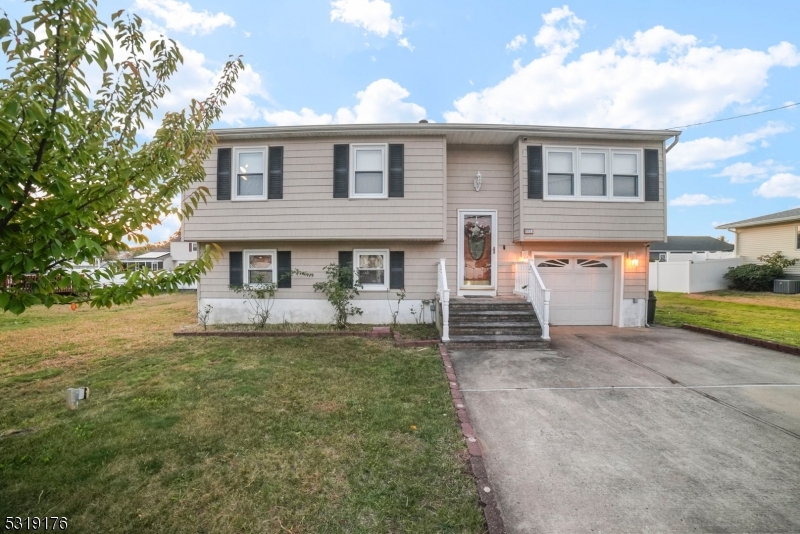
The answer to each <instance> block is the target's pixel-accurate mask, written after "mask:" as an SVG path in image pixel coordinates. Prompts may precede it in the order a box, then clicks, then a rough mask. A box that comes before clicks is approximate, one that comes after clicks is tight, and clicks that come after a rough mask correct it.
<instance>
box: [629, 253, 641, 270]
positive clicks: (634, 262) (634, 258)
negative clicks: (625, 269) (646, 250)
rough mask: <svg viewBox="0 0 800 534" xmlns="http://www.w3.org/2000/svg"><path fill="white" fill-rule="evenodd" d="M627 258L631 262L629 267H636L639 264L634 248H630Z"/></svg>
mask: <svg viewBox="0 0 800 534" xmlns="http://www.w3.org/2000/svg"><path fill="white" fill-rule="evenodd" d="M628 260H629V261H630V263H631V267H638V266H639V257H638V255H637V254H636V251H635V250H631V251H630V252H628Z"/></svg>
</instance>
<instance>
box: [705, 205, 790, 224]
mask: <svg viewBox="0 0 800 534" xmlns="http://www.w3.org/2000/svg"><path fill="white" fill-rule="evenodd" d="M793 220H800V208H794V209H791V210H786V211H779V212H777V213H770V214H769V215H762V216H760V217H753V218H752V219H745V220H743V221H736V222H732V223H727V224H721V225H719V226H717V228H721V229H727V228H740V227H742V226H759V225H761V224H771V223H775V222H782V221H787V222H788V221H793Z"/></svg>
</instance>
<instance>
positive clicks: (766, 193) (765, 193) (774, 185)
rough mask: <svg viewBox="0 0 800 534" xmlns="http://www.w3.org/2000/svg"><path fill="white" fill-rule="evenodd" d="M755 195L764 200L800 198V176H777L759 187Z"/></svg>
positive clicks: (786, 174) (787, 174) (754, 192)
mask: <svg viewBox="0 0 800 534" xmlns="http://www.w3.org/2000/svg"><path fill="white" fill-rule="evenodd" d="M753 194H754V195H758V196H760V197H764V198H776V197H795V198H800V176H797V175H796V174H789V173H781V174H776V175H775V176H773V177H772V178H770V179H769V180H767V181H766V182H764V183H763V184H761V185H760V186H758V189H756V190H755V191H753Z"/></svg>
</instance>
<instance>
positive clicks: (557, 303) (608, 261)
mask: <svg viewBox="0 0 800 534" xmlns="http://www.w3.org/2000/svg"><path fill="white" fill-rule="evenodd" d="M534 261H535V264H536V270H538V271H539V274H540V275H541V276H542V281H543V282H544V285H545V287H546V288H547V289H549V290H550V324H553V325H610V324H612V323H613V315H614V313H613V310H614V263H613V260H612V258H609V257H602V256H601V257H598V256H594V255H591V254H586V255H583V256H566V255H564V256H561V257H559V256H552V257H540V256H537V257H536V259H535V260H534Z"/></svg>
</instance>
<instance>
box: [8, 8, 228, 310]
mask: <svg viewBox="0 0 800 534" xmlns="http://www.w3.org/2000/svg"><path fill="white" fill-rule="evenodd" d="M96 7H97V0H38V1H37V2H35V3H34V4H33V5H32V10H31V13H30V15H28V16H26V17H23V18H22V19H21V20H19V21H12V20H10V19H9V17H8V16H7V15H6V14H5V13H3V16H2V18H0V49H1V50H2V53H3V54H4V55H5V63H6V67H7V73H6V74H5V75H4V76H3V77H2V79H0V309H2V310H8V311H11V312H14V313H21V312H22V311H24V310H25V308H26V307H28V306H31V305H33V304H38V303H42V304H45V305H47V306H51V305H53V304H56V303H67V302H76V301H78V302H89V303H90V304H91V305H93V306H111V305H112V304H121V303H129V302H132V301H133V300H135V299H136V298H138V297H140V296H142V295H146V294H155V293H158V292H161V291H172V290H177V287H178V284H180V283H192V282H194V281H196V280H197V279H198V278H199V276H200V274H201V273H202V272H205V271H206V270H208V269H209V268H210V266H211V264H212V262H213V261H214V260H215V259H216V257H217V256H218V250H217V249H216V248H215V247H206V249H205V250H204V251H202V253H201V255H200V258H199V259H198V260H197V261H196V262H190V263H188V264H186V265H183V266H181V267H178V268H177V269H176V270H175V271H174V272H149V271H135V272H131V273H126V276H125V279H124V283H121V284H116V285H107V286H106V287H102V288H100V287H98V284H97V282H98V281H99V280H101V279H110V278H111V277H112V276H113V275H114V274H115V269H116V268H115V267H114V266H113V265H111V266H109V267H108V268H104V269H101V270H97V271H93V272H88V271H86V272H78V271H77V270H75V269H74V268H73V266H74V264H78V263H81V262H88V263H91V262H93V261H94V260H95V259H97V258H101V257H102V256H103V254H104V253H105V252H106V250H107V249H114V250H125V249H126V248H127V243H128V242H133V243H138V244H141V243H145V242H147V238H146V236H145V235H144V233H143V231H144V230H145V229H146V228H149V227H152V226H154V225H157V224H159V223H160V222H161V221H162V220H163V219H164V217H166V216H167V215H170V214H173V213H175V214H178V216H180V217H187V216H190V215H191V214H192V212H193V209H194V208H196V207H197V205H198V203H199V202H202V201H205V198H206V195H207V194H208V190H207V189H206V188H205V187H202V186H199V187H196V188H195V189H194V190H192V191H191V192H187V193H186V194H185V198H184V199H183V202H182V204H181V205H180V206H174V205H173V204H172V203H173V199H175V198H176V197H177V196H178V195H180V194H181V192H184V191H187V190H189V189H190V187H191V186H192V184H194V183H195V182H198V181H200V180H203V179H204V178H205V171H204V169H203V160H204V159H205V158H206V157H207V156H208V154H209V152H210V150H211V148H212V146H213V143H214V139H213V135H211V134H210V133H209V127H210V126H211V125H212V124H213V123H214V122H215V121H216V120H217V119H219V117H220V116H221V113H222V108H223V106H224V104H225V102H226V100H227V99H228V98H229V96H230V95H231V94H232V93H233V90H234V89H233V85H234V83H235V81H236V78H237V76H238V74H239V72H240V71H241V69H242V67H243V64H242V62H241V59H240V58H231V59H230V60H229V61H228V62H227V63H226V64H225V66H224V68H223V69H222V72H221V75H220V77H219V81H218V83H217V85H216V86H215V88H214V89H213V91H212V92H211V94H210V95H209V96H208V97H207V98H206V99H204V100H202V101H197V100H192V101H191V103H189V105H188V107H187V108H186V109H184V110H182V111H180V112H170V113H166V114H165V115H164V118H163V120H162V122H161V126H160V128H159V129H158V130H157V132H156V133H155V135H154V136H153V137H152V139H151V140H149V141H147V142H143V136H142V135H141V132H142V130H143V128H144V126H145V121H147V120H153V118H154V114H155V112H156V107H157V103H158V101H159V100H160V99H161V98H162V97H163V96H164V95H165V94H166V93H167V92H168V91H169V87H168V85H167V84H168V82H169V80H170V78H171V77H172V76H173V74H175V72H176V71H177V69H178V67H179V66H180V64H181V63H182V61H183V58H182V56H181V52H180V50H179V49H178V46H177V44H176V43H175V42H174V41H172V40H170V39H167V38H164V37H161V38H159V39H157V40H155V41H153V42H149V43H148V42H147V41H146V39H145V36H144V32H143V30H142V20H141V19H140V18H139V17H138V16H136V15H134V14H129V13H125V12H124V11H119V12H117V13H114V14H113V15H112V17H111V23H110V25H109V24H106V23H104V22H102V21H100V20H99V18H98V15H97V11H96ZM87 73H88V75H87ZM90 81H92V83H91V84H90ZM68 287H71V288H72V291H73V294H68V295H65V294H60V291H61V292H63V290H64V289H66V288H68Z"/></svg>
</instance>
